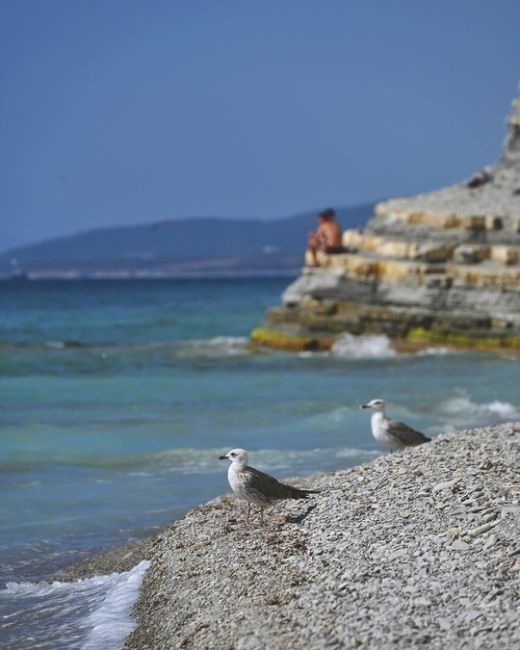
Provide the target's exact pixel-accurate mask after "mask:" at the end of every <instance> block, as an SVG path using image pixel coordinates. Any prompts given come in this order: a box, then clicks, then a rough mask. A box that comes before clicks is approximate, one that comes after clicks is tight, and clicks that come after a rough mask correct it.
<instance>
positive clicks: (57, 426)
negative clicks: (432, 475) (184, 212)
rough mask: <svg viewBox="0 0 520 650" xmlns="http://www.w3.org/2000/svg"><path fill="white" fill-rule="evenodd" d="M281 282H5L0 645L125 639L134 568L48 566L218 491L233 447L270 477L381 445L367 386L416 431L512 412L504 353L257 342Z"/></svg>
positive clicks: (223, 487)
mask: <svg viewBox="0 0 520 650" xmlns="http://www.w3.org/2000/svg"><path fill="white" fill-rule="evenodd" d="M287 283H288V280H287V278H263V279H261V278H257V279H227V280H225V279H224V280H223V279H211V280H201V279H199V280H190V279H186V280H161V281H154V280H142V281H136V280H126V281H69V282H66V281H61V282H60V281H40V282H26V283H25V282H5V283H2V284H1V285H0V400H1V403H2V409H1V412H0V486H1V501H0V615H1V616H2V618H0V646H1V647H2V648H4V647H5V648H13V649H14V648H16V649H25V648H49V649H51V648H52V649H55V648H64V649H69V648H82V647H84V648H89V647H96V646H95V645H92V644H93V643H94V644H98V645H97V647H103V648H118V647H121V645H122V643H123V639H124V636H125V635H126V634H127V633H128V632H129V630H131V619H130V605H131V602H132V600H133V598H134V597H135V593H136V592H137V588H138V584H139V582H140V580H141V579H142V575H143V572H144V570H145V568H146V566H145V565H143V564H141V565H138V567H135V569H134V570H133V572H128V573H127V574H115V575H112V576H102V577H96V578H93V579H91V580H90V581H88V580H87V581H81V582H78V583H72V585H67V584H66V583H62V582H59V580H58V581H56V575H58V576H59V572H60V570H61V569H63V567H65V566H67V565H70V564H71V563H73V562H75V561H78V560H80V559H82V558H84V557H85V556H88V555H91V554H92V553H94V552H96V551H98V550H100V549H105V548H107V547H111V546H115V545H118V544H122V543H126V542H128V541H132V540H137V539H139V538H142V537H143V536H146V535H148V534H150V533H153V532H154V531H157V530H158V529H160V528H161V527H162V526H164V525H165V524H167V523H168V522H171V521H172V520H174V519H176V518H178V517H180V516H181V515H182V514H183V513H184V512H186V511H187V510H188V509H189V508H190V507H192V506H194V505H196V504H198V503H201V502H203V501H205V500H207V499H209V498H211V497H214V496H216V495H218V494H222V493H224V492H227V491H228V489H229V488H228V485H227V480H226V470H227V467H226V466H225V464H224V463H223V462H222V461H219V460H218V456H219V455H221V454H222V453H225V452H227V451H228V450H229V449H231V448H233V447H244V448H246V449H247V450H248V451H249V453H250V459H251V463H252V464H253V465H255V466H257V467H259V468H260V469H263V470H266V471H268V472H270V473H273V474H275V475H276V476H277V477H280V478H283V477H287V476H291V475H311V474H312V473H315V472H319V471H324V470H335V469H339V468H342V467H348V466H352V465H355V464H358V463H362V462H365V461H368V460H370V459H372V458H374V457H375V456H377V455H378V454H380V453H382V450H381V449H380V448H379V447H378V445H377V444H376V442H375V441H374V439H373V438H372V436H371V434H370V423H369V417H370V416H369V414H367V413H366V411H362V410H360V409H359V405H360V404H361V403H364V402H367V401H368V400H370V399H373V398H383V399H385V400H386V401H387V403H388V409H389V413H390V414H391V415H392V416H393V417H395V418H398V419H403V420H405V421H406V422H407V423H409V424H411V425H412V426H414V427H416V428H418V429H420V430H422V431H424V432H425V433H426V434H429V435H436V434H437V433H439V432H443V431H450V430H456V429H458V428H464V427H470V426H478V425H486V424H493V423H498V422H502V421H506V420H513V419H518V418H520V415H519V411H520V396H519V395H518V390H517V387H518V381H519V379H520V368H519V365H518V362H517V357H515V356H512V355H507V354H484V353H479V354H477V353H468V352H453V351H450V350H446V349H435V350H426V351H423V352H421V353H417V354H405V355H403V354H397V353H396V352H395V350H394V349H393V348H392V345H391V342H390V341H389V340H388V339H387V338H385V337H381V336H378V337H370V336H368V337H367V336H365V337H357V338H356V337H352V336H349V335H345V336H343V337H341V338H340V339H339V340H338V341H337V343H336V345H335V346H334V348H333V350H332V351H331V352H330V353H327V354H324V353H318V354H312V353H302V354H286V353H281V352H272V351H265V350H255V349H252V348H251V347H250V346H249V344H248V335H249V333H250V331H251V329H252V328H253V327H254V326H256V325H258V324H259V323H261V321H262V319H263V316H264V312H265V310H266V309H267V308H268V307H269V306H272V305H275V304H278V303H279V302H280V294H281V292H282V291H283V289H284V288H285V286H286V285H287ZM107 612H108V614H107ZM107 616H108V619H107ZM107 620H110V624H108V625H107V624H106V621H107ZM115 630H119V631H120V634H119V635H117V634H115V636H113V637H110V633H111V632H114V631H115ZM104 634H105V635H107V636H103V635H104ZM89 644H90V645H89Z"/></svg>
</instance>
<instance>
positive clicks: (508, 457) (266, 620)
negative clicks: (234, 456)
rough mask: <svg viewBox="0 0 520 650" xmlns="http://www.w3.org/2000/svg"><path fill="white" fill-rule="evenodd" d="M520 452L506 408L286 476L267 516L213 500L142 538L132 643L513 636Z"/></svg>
mask: <svg viewBox="0 0 520 650" xmlns="http://www.w3.org/2000/svg"><path fill="white" fill-rule="evenodd" d="M253 464H254V463H253ZM519 467H520V423H516V424H515V423H513V424H505V425H500V426H496V427H492V428H484V429H476V430H472V431H463V432H457V433H452V434H446V435H441V436H439V437H438V438H436V439H435V440H434V441H433V442H432V443H428V444H425V445H422V446H421V447H417V448H413V449H407V450H405V451H404V452H402V453H396V454H389V455H385V456H381V457H379V458H377V459H376V460H375V461H373V462H371V463H369V464H366V465H361V466H358V467H355V468H350V469H346V470H344V471H338V472H335V473H329V474H322V475H319V476H315V477H312V478H308V479H305V480H304V479H299V480H295V481H294V482H293V483H294V484H297V485H300V486H305V487H311V488H316V489H320V490H322V492H321V493H320V494H319V495H317V496H316V498H313V499H312V500H308V501H295V502H286V503H285V504H283V505H282V504H281V505H279V506H278V507H277V508H276V510H275V512H274V513H272V514H271V516H270V517H269V518H268V523H267V524H266V525H265V526H264V527H260V526H259V525H258V521H255V525H252V526H250V527H247V526H244V525H243V524H244V511H243V509H241V505H240V502H239V501H238V500H237V499H235V498H234V497H233V496H230V495H227V496H224V497H221V498H218V499H215V500H213V501H211V502H209V503H207V504H205V505H203V506H200V507H198V508H196V509H195V510H193V511H191V512H190V513H188V514H187V515H186V516H185V517H184V518H183V519H182V520H180V521H178V522H176V523H175V524H173V525H172V526H171V527H169V528H168V529H166V530H165V531H163V532H162V533H161V534H160V535H159V536H158V537H157V538H156V540H155V541H154V542H153V544H152V546H151V548H149V549H148V550H149V557H150V559H151V560H152V565H151V568H150V569H149V571H148V572H147V574H146V576H145V580H144V583H143V586H142V590H141V596H140V599H139V601H138V603H137V605H136V608H135V613H136V616H137V619H138V627H137V628H136V630H135V631H134V633H133V634H132V635H131V636H130V637H129V638H128V639H127V642H126V646H125V648H127V650H146V649H153V650H162V649H165V650H166V649H171V648H193V649H195V648H196V649H203V648H204V649H205V648H215V649H219V650H227V649H229V650H231V649H234V650H246V649H247V650H249V649H251V650H252V649H255V650H256V649H260V648H265V649H269V650H277V649H286V648H287V649H292V648H294V649H298V650H301V648H415V647H420V648H439V649H440V648H450V650H456V649H458V648H461V649H462V648H464V649H467V648H488V649H489V648H500V649H508V648H511V649H513V648H519V647H520V470H519ZM223 469H224V468H223ZM224 481H225V475H224V476H223V483H224ZM280 515H284V517H283V518H284V519H286V521H284V522H283V523H282V522H281V521H280V520H279V519H280Z"/></svg>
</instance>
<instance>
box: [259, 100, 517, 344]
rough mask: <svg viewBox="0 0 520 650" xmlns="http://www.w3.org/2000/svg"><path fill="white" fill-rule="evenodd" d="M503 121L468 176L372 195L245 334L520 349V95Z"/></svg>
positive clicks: (292, 340)
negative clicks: (393, 194) (353, 226)
mask: <svg viewBox="0 0 520 650" xmlns="http://www.w3.org/2000/svg"><path fill="white" fill-rule="evenodd" d="M507 126H508V134H507V138H506V140H505V142H504V145H503V149H502V156H501V158H500V160H499V161H498V162H496V163H495V164H493V165H490V166H489V167H486V168H485V170H482V171H481V172H479V174H478V175H476V177H475V178H474V179H473V182H471V181H469V182H468V181H465V182H461V183H459V184H457V185H453V186H451V187H447V188H444V189H441V190H437V191H434V192H429V193H426V194H421V195H418V196H414V197H408V198H400V199H391V200H389V201H385V202H382V203H379V204H378V205H377V206H376V208H375V214H374V217H373V218H372V219H371V220H370V221H369V222H368V224H367V226H366V228H365V229H364V230H363V231H360V230H347V231H345V233H344V236H343V243H344V246H345V248H346V252H345V253H343V254H339V255H321V256H320V257H319V261H320V266H319V267H317V268H313V267H310V266H308V265H307V266H306V267H305V268H304V270H303V272H302V275H301V276H300V277H299V278H298V279H297V280H296V281H295V282H294V283H293V284H291V285H290V286H289V287H288V288H287V290H286V291H285V293H284V296H283V304H282V306H281V307H278V308H275V309H272V310H270V311H269V312H268V314H267V322H266V324H265V325H264V326H263V327H261V328H259V329H257V330H255V331H254V332H253V335H252V337H253V340H256V341H257V342H260V343H262V344H267V345H271V346H275V347H276V346H277V347H284V348H294V349H298V348H311V349H312V348H327V347H329V346H330V345H331V342H332V341H333V339H334V336H335V335H337V334H338V333H341V332H349V333H351V334H366V333H378V334H380V333H383V334H386V335H388V336H390V337H392V338H394V339H398V340H401V341H407V342H416V343H422V342H428V343H432V342H436V341H439V342H441V341H442V342H443V343H453V344H456V345H471V346H476V347H507V348H511V349H520V98H519V99H517V100H515V101H514V102H513V108H512V112H511V114H510V116H509V118H508V120H507ZM308 261H309V260H307V262H308Z"/></svg>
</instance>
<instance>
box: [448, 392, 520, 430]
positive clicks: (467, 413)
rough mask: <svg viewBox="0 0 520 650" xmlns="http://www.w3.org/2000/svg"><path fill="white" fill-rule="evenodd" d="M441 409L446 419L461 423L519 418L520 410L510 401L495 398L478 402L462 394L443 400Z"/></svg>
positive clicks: (484, 422) (475, 423)
mask: <svg viewBox="0 0 520 650" xmlns="http://www.w3.org/2000/svg"><path fill="white" fill-rule="evenodd" d="M440 411H441V413H442V415H443V416H444V418H445V419H449V421H450V422H452V423H454V424H460V425H467V426H470V425H478V424H482V425H484V424H493V423H495V422H504V421H507V420H517V419H519V418H520V412H519V411H518V410H517V408H516V407H515V406H514V405H513V404H511V403H510V402H502V401H500V400H493V401H491V402H484V403H483V404H477V403H476V402H473V401H472V400H471V399H470V398H469V397H467V396H465V395H461V396H458V397H452V398H451V399H449V400H447V401H445V402H443V403H442V404H441V407H440Z"/></svg>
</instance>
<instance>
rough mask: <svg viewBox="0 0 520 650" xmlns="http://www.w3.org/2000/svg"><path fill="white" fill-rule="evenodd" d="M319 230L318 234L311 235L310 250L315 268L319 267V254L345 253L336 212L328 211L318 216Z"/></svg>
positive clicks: (312, 233)
mask: <svg viewBox="0 0 520 650" xmlns="http://www.w3.org/2000/svg"><path fill="white" fill-rule="evenodd" d="M318 224H319V225H318V228H317V229H316V232H311V233H309V250H310V252H311V255H312V264H313V266H319V262H318V259H317V255H316V254H317V252H318V251H322V252H324V253H327V254H329V255H334V254H336V253H342V252H343V250H344V249H343V244H342V239H343V232H342V230H341V226H340V225H339V223H338V222H337V221H336V215H335V213H334V210H331V209H328V210H324V211H323V212H320V213H319V214H318Z"/></svg>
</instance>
